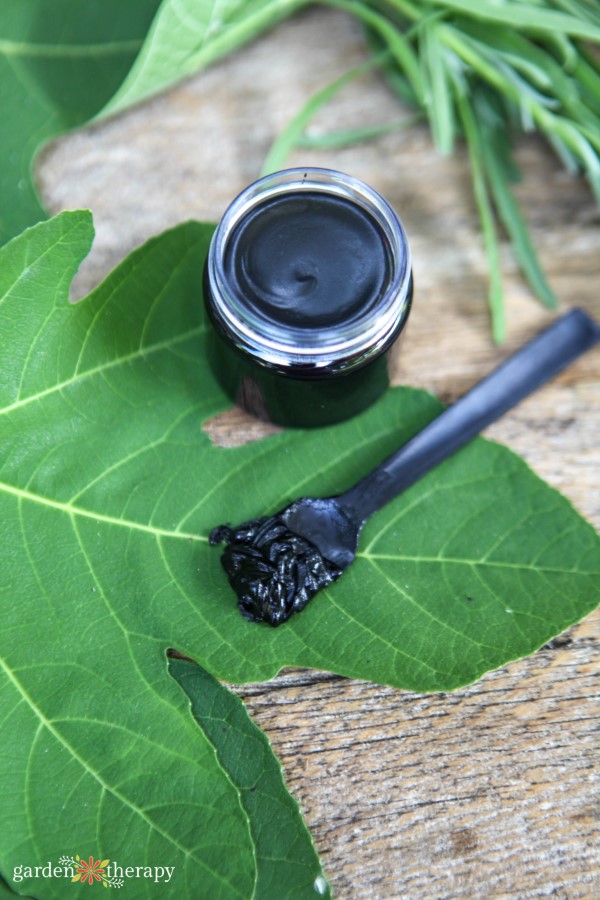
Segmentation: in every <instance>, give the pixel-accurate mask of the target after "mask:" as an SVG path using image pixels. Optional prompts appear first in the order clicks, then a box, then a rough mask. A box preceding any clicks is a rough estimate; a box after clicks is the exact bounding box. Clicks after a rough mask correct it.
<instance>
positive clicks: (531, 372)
mask: <svg viewBox="0 0 600 900" xmlns="http://www.w3.org/2000/svg"><path fill="white" fill-rule="evenodd" d="M598 340H600V326H599V325H598V324H597V323H596V322H595V321H594V320H593V319H591V318H590V316H588V315H587V314H586V313H585V312H583V310H580V309H573V310H571V312H568V313H566V315H564V316H561V318H559V319H557V320H556V321H555V322H554V323H553V324H552V325H550V327H549V328H547V329H546V330H545V331H543V332H542V333H541V334H540V335H538V337H536V338H534V339H533V340H532V341H530V343H528V344H526V345H525V347H523V348H522V349H521V350H518V351H517V352H516V353H515V354H513V356H510V357H509V358H508V359H507V360H506V361H505V362H504V363H502V364H501V365H500V366H499V367H498V368H497V369H495V370H494V371H493V372H492V373H491V374H490V375H488V376H487V378H484V379H483V381H480V382H479V384H476V385H475V387H474V388H472V389H471V390H470V391H469V392H468V393H467V394H465V395H464V397H461V398H460V400H457V401H456V403H454V404H453V405H452V406H450V407H448V409H446V410H445V411H444V412H443V413H441V414H440V415H439V416H438V417H437V418H436V419H434V420H433V421H432V422H431V423H430V424H429V425H427V426H426V427H425V428H424V429H423V430H422V431H420V432H419V433H418V434H416V435H415V437H413V438H412V439H411V440H410V441H408V443H406V444H405V445H404V446H403V447H401V448H400V450H398V451H397V452H396V453H394V454H393V455H392V456H390V457H389V458H388V459H387V460H385V462H383V463H382V464H381V465H380V466H379V467H378V468H377V469H375V470H374V471H373V472H371V473H370V474H369V475H367V476H366V477H365V478H363V479H362V480H361V481H359V482H358V483H357V484H356V485H355V486H354V487H353V488H350V490H349V491H347V492H346V493H345V494H342V495H341V496H339V497H338V498H337V500H338V502H339V503H340V504H341V505H342V506H343V508H344V509H346V510H347V511H348V512H349V513H350V515H351V516H352V518H353V519H354V521H356V522H357V523H359V522H363V521H364V520H365V519H366V518H368V516H370V515H371V513H373V512H375V510H377V509H380V508H381V507H382V506H384V505H385V504H386V503H388V501H389V500H391V499H392V498H393V497H395V496H396V495H397V494H399V493H401V491H404V490H405V489H406V488H407V487H409V486H410V485H411V484H413V482H415V481H417V480H418V479H419V478H421V477H422V476H423V475H425V474H426V473H427V472H428V471H429V470H430V469H433V468H434V466H437V465H438V463H440V462H442V460H444V459H446V458H447V457H448V456H451V455H452V454H453V453H455V452H456V450H458V449H459V448H460V447H462V446H464V444H466V443H468V442H469V441H470V440H471V439H472V438H474V437H475V436H476V435H478V434H479V433H480V432H481V431H483V429H484V428H486V427H487V426H488V425H490V424H491V423H492V422H494V421H495V420H496V419H498V418H500V416H502V415H503V413H505V412H506V411H507V410H508V409H510V408H511V407H513V406H516V404H517V403H519V401H520V400H522V399H523V398H524V397H526V396H527V395H528V394H530V393H531V392H532V391H534V390H535V389H536V388H538V387H540V386H541V385H542V384H544V383H545V382H546V381H548V380H549V379H550V378H552V377H553V376H554V375H556V374H557V373H558V372H560V371H561V369H563V368H564V367H565V366H567V365H568V364H569V363H570V362H572V361H573V360H574V359H576V358H577V357H578V356H579V355H580V354H582V353H585V351H586V350H589V349H590V348H591V347H592V346H593V345H594V344H595V343H596V342H597V341H598Z"/></svg>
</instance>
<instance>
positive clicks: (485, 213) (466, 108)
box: [457, 95, 506, 344]
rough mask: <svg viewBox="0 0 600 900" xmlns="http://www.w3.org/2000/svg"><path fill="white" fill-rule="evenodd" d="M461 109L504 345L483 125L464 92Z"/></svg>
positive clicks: (495, 319)
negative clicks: (484, 159) (479, 122)
mask: <svg viewBox="0 0 600 900" xmlns="http://www.w3.org/2000/svg"><path fill="white" fill-rule="evenodd" d="M457 105H458V111H459V114H460V117H461V121H462V125H463V129H464V133H465V138H466V141H467V147H468V148H469V158H470V160H471V173H472V176H473V193H474V194H475V201H476V203H477V208H478V210H479V218H480V221H481V230H482V232H483V240H484V244H485V251H486V254H487V260H488V269H489V277H490V284H489V289H488V303H489V308H490V315H491V319H492V335H493V338H494V340H495V341H496V343H498V344H501V343H502V341H503V340H504V339H505V337H506V312H505V308H504V292H503V289H502V270H501V266H500V252H499V242H498V235H497V231H496V224H495V222H494V211H493V209H492V205H491V200H490V196H489V189H488V185H487V182H486V177H485V170H484V167H483V159H482V152H483V151H482V143H483V142H482V138H481V134H480V130H479V126H478V124H477V122H476V120H475V117H474V116H473V113H472V111H471V107H470V105H469V103H468V102H467V100H466V99H465V98H464V97H463V96H462V95H457Z"/></svg>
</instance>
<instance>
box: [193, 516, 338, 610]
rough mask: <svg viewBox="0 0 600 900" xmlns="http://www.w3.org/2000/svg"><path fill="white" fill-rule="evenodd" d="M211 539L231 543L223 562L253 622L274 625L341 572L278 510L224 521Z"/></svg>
mask: <svg viewBox="0 0 600 900" xmlns="http://www.w3.org/2000/svg"><path fill="white" fill-rule="evenodd" d="M209 541H210V543H211V544H212V545H213V546H214V545H215V544H221V543H222V542H223V541H225V542H226V543H227V547H226V548H225V550H224V551H223V554H222V556H221V564H222V566H223V568H224V569H225V572H226V573H227V578H228V579H229V583H230V585H231V586H232V588H233V590H234V591H235V593H236V594H237V597H238V609H239V611H240V612H241V614H242V615H243V616H244V617H245V618H246V619H249V620H250V621H252V622H267V623H268V624H269V625H272V626H273V627H277V626H278V625H281V623H282V622H286V621H287V620H288V619H289V617H290V616H291V615H292V614H293V613H295V612H300V610H301V609H304V607H305V606H306V604H307V603H308V602H309V600H311V598H312V597H314V595H315V594H316V593H318V591H320V590H322V589H323V588H325V587H327V586H328V585H330V584H331V583H332V582H334V581H335V580H336V579H337V578H339V576H340V575H341V574H342V571H343V569H341V568H339V567H338V566H336V565H335V563H332V562H331V561H330V560H328V559H325V557H324V556H322V554H321V553H320V552H319V550H318V549H317V548H316V547H315V545H314V544H312V543H311V542H310V541H308V540H306V539H305V538H303V537H300V535H298V534H296V533H295V532H293V531H290V529H289V528H288V527H287V526H286V525H285V523H284V522H283V520H282V519H281V515H280V514H279V513H277V514H275V515H274V516H268V517H267V516H263V517H261V518H260V519H252V520H251V521H250V522H246V523H244V524H243V525H238V526H237V527H236V528H230V527H229V526H228V525H219V526H217V527H216V528H213V530H212V531H211V533H210V536H209Z"/></svg>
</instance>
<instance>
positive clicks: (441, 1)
mask: <svg viewBox="0 0 600 900" xmlns="http://www.w3.org/2000/svg"><path fill="white" fill-rule="evenodd" d="M426 2H427V4H428V5H432V6H443V7H445V8H446V9H447V10H453V11H455V12H460V13H463V14H464V15H467V16H472V17H473V18H475V19H482V20H483V21H485V22H488V23H492V22H495V23H499V24H502V25H508V26H509V27H510V28H518V29H521V30H527V31H532V32H536V33H541V34H544V33H545V32H549V33H550V34H552V33H553V32H558V33H560V34H568V35H571V36H572V37H579V38H587V39H588V40H590V41H600V26H599V25H597V24H594V23H593V22H592V21H589V20H588V19H584V18H582V17H580V16H576V15H570V14H569V13H564V12H559V11H558V10H555V9H548V8H546V7H540V6H534V5H533V4H529V3H525V2H524V0H518V2H509V3H497V2H494V0H477V2H476V3H474V2H473V0H426Z"/></svg>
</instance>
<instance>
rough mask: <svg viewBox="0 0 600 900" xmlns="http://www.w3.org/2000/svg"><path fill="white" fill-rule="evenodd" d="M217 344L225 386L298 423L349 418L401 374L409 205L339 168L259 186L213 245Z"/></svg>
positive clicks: (232, 211)
mask: <svg viewBox="0 0 600 900" xmlns="http://www.w3.org/2000/svg"><path fill="white" fill-rule="evenodd" d="M204 297H205V302H206V306H207V309H208V314H209V318H210V321H211V322H212V325H213V334H212V335H210V336H209V342H208V349H209V357H210V361H211V365H212V367H213V370H214V372H215V374H216V377H217V378H218V380H219V382H220V383H221V385H222V387H223V388H224V390H225V391H226V392H227V393H228V394H229V395H230V396H231V398H232V399H233V400H234V401H235V402H236V403H238V404H239V405H240V406H242V407H244V408H245V409H246V410H248V412H250V413H252V414H253V415H255V416H258V417H259V418H262V419H266V420H268V421H271V422H275V423H278V424H282V425H288V426H318V425H327V424H331V423H333V422H339V421H341V420H342V419H346V418H348V417H350V416H352V415H355V414H356V413H358V412H360V411H361V410H363V409H365V408H366V407H367V406H369V405H370V404H371V403H372V402H373V401H374V400H376V399H377V398H378V397H379V396H380V394H381V393H382V392H383V391H384V390H385V388H386V387H387V386H388V383H389V376H388V362H389V360H388V356H389V354H390V351H391V349H392V347H393V346H394V345H395V344H396V342H397V339H398V337H399V335H400V333H401V332H402V330H403V328H404V326H405V324H406V320H407V317H408V314H409V310H410V305H411V300H412V273H411V261H410V251H409V247H408V242H407V239H406V235H405V232H404V229H403V227H402V224H401V222H400V220H399V219H398V216H397V215H396V214H395V212H394V211H393V209H392V208H391V206H390V205H389V204H388V203H387V202H386V201H385V200H384V199H383V197H382V196H381V195H380V194H378V193H377V192H376V191H374V190H373V189H372V188H371V187H369V186H368V185H366V184H364V183H363V182H362V181H359V180H358V179H357V178H353V177H352V176H350V175H345V174H343V173H341V172H336V171H333V170H330V169H317V168H305V169H287V170H284V171H281V172H276V173H274V174H273V175H267V176H266V177H265V178H261V179H260V180H259V181H256V182H254V183H253V184H251V185H250V186H249V187H247V188H246V189H245V190H244V191H243V192H242V193H241V194H240V195H239V196H238V197H236V199H235V200H234V201H233V202H232V203H231V205H230V206H229V207H228V209H227V210H226V212H225V214H224V216H223V218H222V219H221V222H220V223H219V225H218V227H217V229H216V231H215V233H214V236H213V239H212V242H211V245H210V249H209V253H208V258H207V261H206V266H205V273H204Z"/></svg>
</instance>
